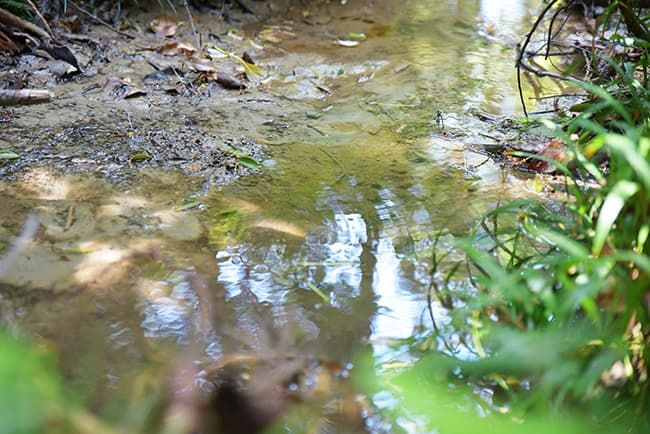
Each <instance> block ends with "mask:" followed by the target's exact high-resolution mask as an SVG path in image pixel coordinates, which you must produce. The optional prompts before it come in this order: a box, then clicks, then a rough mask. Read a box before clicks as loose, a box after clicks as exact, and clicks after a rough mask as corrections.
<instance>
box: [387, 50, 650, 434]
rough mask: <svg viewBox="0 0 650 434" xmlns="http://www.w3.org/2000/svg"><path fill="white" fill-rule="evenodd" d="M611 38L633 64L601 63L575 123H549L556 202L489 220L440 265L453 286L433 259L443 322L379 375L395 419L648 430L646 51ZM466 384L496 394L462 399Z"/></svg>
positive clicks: (472, 427)
mask: <svg viewBox="0 0 650 434" xmlns="http://www.w3.org/2000/svg"><path fill="white" fill-rule="evenodd" d="M623 39H625V41H624V42H625V44H627V45H628V46H634V47H635V48H636V49H637V50H641V53H642V54H641V56H640V57H639V60H638V61H637V62H636V63H630V62H627V63H623V64H622V65H619V64H617V63H616V62H615V61H614V60H613V59H609V62H610V65H611V67H612V68H613V70H614V71H615V72H616V78H615V79H614V80H612V81H611V82H609V83H606V84H604V85H602V86H597V85H594V84H588V83H585V84H584V85H583V86H584V88H585V90H586V91H588V92H589V93H590V94H591V99H590V100H589V101H587V102H586V103H585V104H581V106H580V113H579V115H578V116H577V117H575V118H573V119H569V120H566V119H564V120H562V119H559V120H556V121H555V122H550V121H549V122H547V126H548V127H549V129H550V130H551V133H552V135H554V136H556V137H559V138H561V139H562V140H563V142H564V143H565V144H567V145H568V147H569V151H570V155H571V157H572V159H571V162H570V163H569V164H566V165H563V164H560V163H557V162H554V161H548V162H549V163H553V164H556V165H557V166H558V169H559V172H560V173H563V174H564V175H566V176H567V183H566V194H565V195H564V197H561V198H556V199H553V200H551V199H548V200H544V201H542V200H537V199H535V200H517V201H513V202H511V203H508V204H505V205H503V206H499V207H498V208H496V209H494V210H493V211H492V212H490V213H489V214H487V215H486V216H485V217H484V218H483V219H482V220H481V221H480V222H479V224H478V225H477V226H476V228H475V230H474V231H473V232H472V233H471V234H470V236H469V237H468V238H467V239H465V240H464V241H461V242H458V243H457V245H458V247H459V249H460V251H462V252H464V253H465V254H466V257H467V260H466V262H467V263H466V264H465V263H456V264H453V265H450V264H444V267H448V268H447V269H450V270H452V271H451V274H454V278H455V279H456V280H457V282H453V281H451V280H450V277H449V273H448V272H447V271H446V270H445V269H444V267H443V265H441V264H440V263H439V261H437V260H436V259H435V258H434V260H433V264H434V266H433V268H434V270H433V272H432V279H436V276H437V275H440V274H443V275H444V274H447V277H446V278H445V279H444V281H442V282H440V280H441V279H438V283H435V284H433V285H432V287H433V288H434V289H435V295H436V296H437V299H438V301H439V302H440V303H441V304H442V305H443V306H444V307H446V308H447V309H449V311H450V315H451V317H452V322H451V324H450V326H446V327H443V328H437V327H434V328H435V331H434V337H435V342H437V344H435V345H434V347H435V348H436V351H435V352H434V353H433V354H431V353H430V351H425V356H424V358H423V359H422V360H420V361H419V362H418V363H417V364H416V365H415V366H414V367H413V368H410V369H406V370H405V371H404V372H402V373H399V374H394V373H390V372H388V373H385V375H383V376H382V378H381V380H382V381H384V382H385V383H386V384H390V385H392V386H393V387H397V388H398V389H399V390H401V391H402V392H404V394H405V399H404V402H403V403H404V405H405V409H406V410H405V411H404V412H400V415H399V417H403V416H404V415H405V414H424V415H427V416H429V417H431V419H432V423H431V424H430V427H429V428H431V427H434V428H435V429H436V430H439V431H440V432H444V433H454V432H459V433H460V432H474V431H477V430H480V431H481V432H498V433H507V432H526V433H529V432H538V431H539V432H548V431H553V432H566V433H582V432H601V431H602V432H605V431H607V432H621V433H622V432H631V433H645V432H650V402H649V396H648V387H649V383H648V381H649V379H648V366H650V353H649V352H648V348H647V347H648V345H649V344H650V245H649V243H648V237H649V235H650V214H649V213H650V155H649V154H650V131H649V128H648V123H649V120H650V82H649V80H648V77H647V66H648V53H649V51H648V49H649V48H650V44H648V43H647V42H645V41H639V40H634V39H630V38H620V37H619V40H620V41H622V42H623ZM529 156H530V155H529ZM532 157H534V156H532ZM540 159H543V157H540ZM434 256H435V255H434ZM464 269H468V270H469V276H461V275H460V273H459V271H458V270H464ZM450 282H451V283H450ZM459 288H464V289H462V290H459ZM450 335H455V336H461V339H460V341H461V342H467V343H468V344H467V345H466V346H467V351H465V352H462V354H464V356H462V357H460V356H458V355H457V354H458V353H457V352H455V351H454V348H453V345H452V344H449V343H448V340H449V338H450ZM427 339H429V338H425V339H424V340H423V339H415V340H414V343H413V345H412V350H413V351H414V352H417V351H419V349H420V348H423V347H426V345H424V343H425V341H426V340H427ZM467 354H470V356H468V355H467ZM450 384H452V385H454V386H453V387H452V389H450V388H449V385H450ZM468 384H469V385H470V386H471V388H472V389H473V390H474V391H476V390H488V391H490V393H491V396H493V397H500V399H499V400H497V399H493V400H485V399H478V398H471V394H469V393H468V392H469V391H468V388H467V385H468ZM468 395H469V396H470V398H467V396H468ZM488 401H489V402H488ZM440 406H442V407H440ZM477 408H480V409H482V410H481V411H478V412H477V411H476V409H477ZM411 412H412V413H411ZM481 413H483V414H487V415H488V416H486V417H479V414H481ZM568 414H570V415H571V416H568ZM559 416H561V419H560V420H561V421H562V423H559V424H558V423H557V422H556V420H558V419H557V418H558V417H559ZM518 423H522V424H523V425H522V426H519V425H517V424H518Z"/></svg>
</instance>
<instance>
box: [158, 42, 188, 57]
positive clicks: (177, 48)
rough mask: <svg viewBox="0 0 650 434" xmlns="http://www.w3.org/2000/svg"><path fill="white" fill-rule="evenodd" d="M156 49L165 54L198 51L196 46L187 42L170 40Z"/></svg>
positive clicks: (177, 54)
mask: <svg viewBox="0 0 650 434" xmlns="http://www.w3.org/2000/svg"><path fill="white" fill-rule="evenodd" d="M156 51H157V52H159V53H160V54H163V55H165V56H179V55H181V54H185V55H188V54H193V53H196V48H194V46H193V45H192V44H186V43H185V42H178V41H169V42H166V43H164V44H163V45H161V46H159V47H158V48H156Z"/></svg>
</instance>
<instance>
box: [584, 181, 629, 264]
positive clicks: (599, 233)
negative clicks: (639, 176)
mask: <svg viewBox="0 0 650 434" xmlns="http://www.w3.org/2000/svg"><path fill="white" fill-rule="evenodd" d="M637 191H639V185H638V184H636V183H634V182H632V181H625V180H621V181H618V183H616V185H615V186H614V188H612V190H611V191H610V192H609V194H608V195H607V197H606V198H605V202H603V206H602V207H601V208H600V213H599V215H598V222H597V223H596V235H595V236H594V242H593V244H592V247H591V252H592V254H593V255H594V256H598V255H600V252H601V250H602V249H603V246H604V245H605V240H606V239H607V236H608V235H609V231H610V230H611V229H612V226H613V225H614V222H615V221H616V218H617V217H618V215H619V213H620V212H621V210H622V209H623V206H624V205H625V202H627V201H628V199H629V198H630V197H632V196H634V195H635V194H636V192H637Z"/></svg>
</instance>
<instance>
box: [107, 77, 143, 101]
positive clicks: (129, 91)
mask: <svg viewBox="0 0 650 434" xmlns="http://www.w3.org/2000/svg"><path fill="white" fill-rule="evenodd" d="M104 91H106V92H107V93H108V94H109V95H111V96H112V97H113V98H115V99H127V98H135V97H138V96H143V95H146V94H147V91H145V90H143V89H139V88H137V87H134V86H131V85H130V84H129V83H127V82H126V81H124V80H122V79H121V78H118V77H109V78H108V79H106V84H105V85H104Z"/></svg>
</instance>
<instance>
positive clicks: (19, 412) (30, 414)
mask: <svg viewBox="0 0 650 434" xmlns="http://www.w3.org/2000/svg"><path fill="white" fill-rule="evenodd" d="M0 353H1V354H2V357H0V421H2V423H0V433H2V434H4V433H7V434H22V433H34V432H43V431H44V425H45V424H46V423H47V422H48V421H50V420H51V419H52V418H53V417H54V416H55V415H56V414H57V411H58V410H57V409H58V406H59V405H60V401H61V399H60V398H61V396H60V391H59V383H58V380H57V378H56V377H55V376H54V375H53V374H52V373H53V372H55V370H54V369H53V364H52V361H51V360H50V359H49V358H48V357H47V356H46V355H44V354H43V353H42V352H40V351H38V350H35V349H32V348H29V347H26V345H25V343H24V342H19V341H18V340H16V339H14V338H12V337H10V336H7V335H5V334H0Z"/></svg>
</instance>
